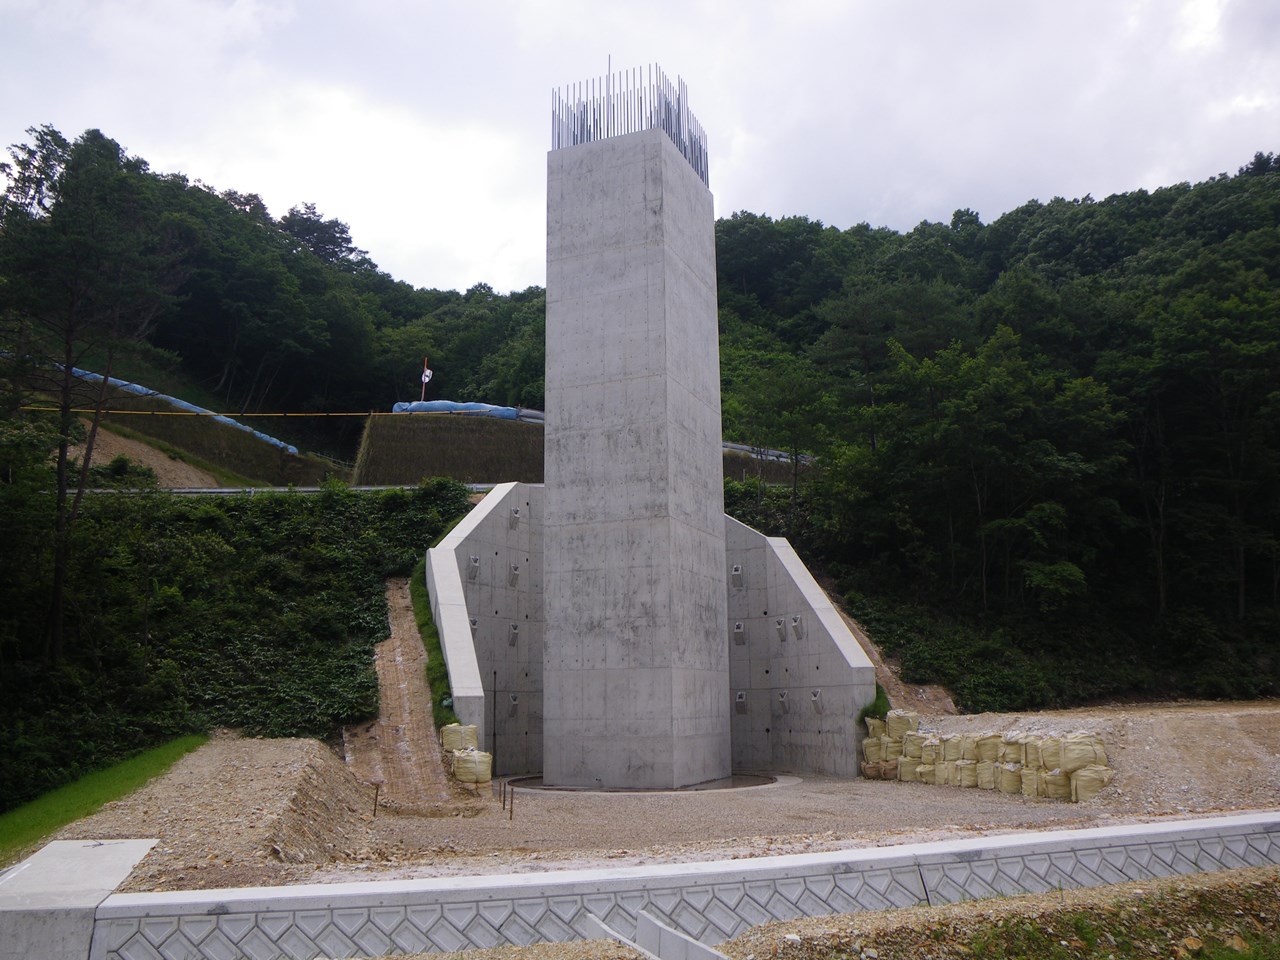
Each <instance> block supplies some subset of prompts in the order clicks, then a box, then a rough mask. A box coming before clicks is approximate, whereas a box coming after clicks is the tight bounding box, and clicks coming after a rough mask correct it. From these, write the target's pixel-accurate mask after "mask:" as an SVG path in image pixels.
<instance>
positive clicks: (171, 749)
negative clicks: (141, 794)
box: [0, 734, 209, 864]
mask: <svg viewBox="0 0 1280 960" xmlns="http://www.w3.org/2000/svg"><path fill="white" fill-rule="evenodd" d="M208 739H209V738H208V737H207V736H204V735H203V734H195V735H192V736H187V737H179V738H178V739H176V740H170V741H169V742H168V743H166V744H163V745H161V746H159V747H155V748H154V749H151V750H146V751H144V752H143V753H140V754H138V755H137V756H135V757H131V758H129V759H128V760H124V761H122V762H120V763H117V764H115V765H114V766H111V767H107V768H106V769H105V770H98V771H96V772H94V773H90V774H88V775H86V776H83V777H81V778H80V779H79V780H76V781H75V782H74V783H69V784H67V785H66V786H64V787H59V788H58V789H57V790H51V791H50V792H49V793H46V794H44V795H43V796H42V797H40V798H39V799H37V800H32V801H31V802H30V803H27V804H23V805H22V806H21V807H18V808H17V809H14V810H10V811H9V812H8V813H6V814H3V815H0V864H4V863H8V862H9V861H10V860H13V859H16V857H17V855H19V854H22V853H24V852H25V851H27V850H29V849H30V848H31V847H33V846H35V844H36V843H38V842H39V841H40V840H41V839H43V838H44V837H47V836H48V835H49V834H51V833H53V832H54V831H55V830H58V829H59V828H61V827H64V826H66V825H67V824H68V823H72V822H74V821H76V820H79V819H81V818H82V817H87V816H89V814H91V813H94V812H95V811H96V810H98V809H99V808H100V807H102V805H103V804H105V803H109V802H111V801H112V800H118V799H119V798H120V797H123V796H126V795H128V794H130V793H132V792H133V791H134V790H137V789H138V788H139V787H141V786H142V785H143V784H145V783H146V782H147V781H148V780H151V779H152V778H153V777H157V776H159V775H160V774H162V773H164V772H165V771H166V770H168V769H169V768H170V767H171V766H173V765H174V764H175V763H177V762H178V761H179V760H181V759H182V758H183V757H185V756H186V755H187V754H188V753H190V752H191V751H192V750H195V749H196V748H197V747H200V746H202V745H203V744H204V743H205V742H206V741H208Z"/></svg>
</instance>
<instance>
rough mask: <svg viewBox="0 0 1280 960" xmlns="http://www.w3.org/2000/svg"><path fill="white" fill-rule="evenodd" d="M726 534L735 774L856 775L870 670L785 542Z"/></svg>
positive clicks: (747, 531) (739, 527) (729, 528)
mask: <svg viewBox="0 0 1280 960" xmlns="http://www.w3.org/2000/svg"><path fill="white" fill-rule="evenodd" d="M725 534H726V535H725V542H726V544H727V550H726V553H727V559H728V564H729V571H728V582H729V636H730V643H729V676H730V683H731V684H732V691H733V710H734V713H733V766H734V769H735V770H771V771H779V770H789V771H794V772H798V773H822V774H830V775H834V776H845V777H855V776H857V775H858V761H859V759H860V752H859V748H860V745H861V742H862V736H863V732H864V731H863V730H862V729H861V725H860V724H859V723H858V713H859V711H861V709H862V708H863V707H864V706H866V705H867V704H868V703H870V702H871V701H872V700H874V699H875V696H876V673H875V667H873V666H872V664H871V661H870V660H869V659H868V658H867V655H866V653H865V652H864V651H863V649H862V647H861V646H860V645H859V644H858V641H857V639H856V638H855V637H854V636H853V634H852V633H851V632H850V631H849V628H848V627H847V626H845V623H844V620H843V619H841V617H840V613H839V611H837V610H836V609H835V607H834V606H832V604H831V601H830V600H829V599H828V598H827V595H826V594H825V593H823V592H822V589H821V588H820V587H819V586H818V584H817V583H816V582H815V581H814V579H813V576H812V575H811V574H810V573H809V571H808V569H807V568H806V567H805V565H804V563H802V562H801V560H800V558H799V557H798V556H796V552H795V551H794V550H793V549H792V548H791V545H790V544H789V543H787V541H786V540H785V539H782V538H781V537H766V536H764V535H763V534H761V533H758V532H757V531H755V530H752V529H751V528H750V527H748V526H746V525H744V524H741V523H739V522H738V521H736V520H734V519H733V518H732V517H725Z"/></svg>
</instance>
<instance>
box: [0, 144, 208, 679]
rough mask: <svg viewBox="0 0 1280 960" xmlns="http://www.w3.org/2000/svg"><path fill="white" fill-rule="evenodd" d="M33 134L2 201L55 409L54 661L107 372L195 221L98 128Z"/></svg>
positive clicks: (15, 282) (10, 263)
mask: <svg viewBox="0 0 1280 960" xmlns="http://www.w3.org/2000/svg"><path fill="white" fill-rule="evenodd" d="M28 132H29V133H30V135H31V136H32V137H33V139H34V141H35V142H34V144H31V145H20V146H15V147H13V148H12V149H11V151H10V153H11V156H12V157H13V162H12V164H5V165H4V173H5V174H6V175H7V176H8V178H9V188H8V190H7V191H6V192H5V194H4V197H3V199H2V200H0V272H2V273H3V276H4V278H5V282H4V285H3V286H2V287H0V296H2V297H3V303H0V308H2V309H4V310H6V311H7V312H8V313H9V314H10V315H12V316H17V317H20V318H22V319H23V320H24V321H25V322H26V323H27V324H28V328H27V329H29V330H30V332H31V337H30V339H29V341H28V343H27V345H26V346H27V348H28V349H29V350H30V351H31V354H32V356H33V357H34V358H36V361H35V362H34V364H33V368H32V377H33V379H34V380H35V382H36V383H37V384H39V385H40V386H41V387H42V388H44V389H47V390H49V391H50V392H51V393H52V394H53V395H54V396H55V398H56V403H57V406H58V423H57V432H58V447H57V453H56V460H55V474H56V479H55V484H56V486H55V490H56V500H55V521H54V535H53V542H54V558H53V571H52V585H51V590H50V606H49V620H48V630H47V648H46V655H47V656H48V658H49V659H51V660H54V661H56V660H59V659H61V657H62V654H63V641H64V636H63V613H64V609H63V601H64V594H65V589H66V577H67V570H68V564H69V551H70V544H71V538H70V531H71V527H72V526H73V524H74V523H75V520H76V516H77V514H78V512H79V509H80V503H81V498H82V496H83V493H84V485H85V480H86V478H87V471H88V464H89V458H90V456H91V454H92V449H93V443H94V438H95V436H96V432H97V428H98V423H99V422H100V420H101V416H102V410H103V408H104V406H105V403H106V399H107V395H108V394H107V386H106V380H105V377H108V376H110V374H111V371H112V364H113V362H114V358H115V356H116V354H117V353H118V352H119V350H120V349H121V348H122V347H124V346H126V345H127V344H129V343H132V342H137V341H141V340H144V339H146V338H147V337H148V335H149V334H150V333H151V331H152V329H153V328H154V325H155V323H156V321H157V319H158V318H159V317H160V316H161V315H162V314H163V312H164V311H165V310H167V309H168V308H169V306H170V305H171V302H172V300H171V294H172V292H173V290H174V289H175V288H176V287H177V286H178V284H179V283H180V282H181V279H182V273H183V268H182V266H181V254H182V252H183V250H184V248H185V241H186V237H187V235H188V234H189V224H188V223H186V222H185V221H183V220H181V219H179V218H172V217H165V216H163V215H162V214H161V212H160V209H159V207H160V204H159V196H160V191H161V189H162V187H163V183H162V181H160V180H159V178H155V177H152V176H150V175H149V171H148V169H147V166H146V163H145V162H144V161H142V160H140V159H138V158H136V157H129V156H127V155H126V154H125V152H124V151H123V150H122V149H121V148H120V146H119V144H117V143H116V142H115V141H113V140H109V139H108V138H106V137H104V136H103V135H102V134H101V133H100V132H99V131H97V130H89V131H87V132H85V133H84V134H83V135H82V136H81V137H79V138H78V139H77V140H76V141H75V142H74V143H69V142H68V141H67V140H66V138H64V137H63V136H62V135H61V134H60V133H58V131H56V130H54V129H53V128H52V127H48V126H46V127H41V128H33V129H31V130H30V131H28ZM90 350H93V351H96V352H97V353H98V354H99V355H100V356H102V357H103V363H104V369H103V370H102V373H103V376H104V379H103V380H102V382H101V383H100V384H99V385H97V386H96V387H94V388H92V389H91V390H89V391H86V388H85V386H84V384H83V382H82V381H81V380H80V379H79V378H78V377H77V376H76V374H75V372H74V371H75V368H76V367H77V366H78V365H79V364H80V362H81V360H82V358H83V357H84V356H85V355H86V353H87V352H88V351H90ZM86 403H87V405H88V406H89V407H90V408H91V414H90V420H89V431H88V436H87V439H86V443H85V454H84V457H83V459H82V463H81V466H80V470H79V473H78V475H77V476H75V477H73V476H72V464H71V462H70V457H69V450H70V447H71V444H72V442H73V440H74V439H75V437H76V434H77V431H78V430H79V426H78V419H77V418H78V413H77V410H78V408H79V407H80V406H82V405H85V404H86Z"/></svg>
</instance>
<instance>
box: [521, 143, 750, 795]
mask: <svg viewBox="0 0 1280 960" xmlns="http://www.w3.org/2000/svg"><path fill="white" fill-rule="evenodd" d="M547 193H548V197H547V367H546V404H547V409H546V494H545V496H546V499H545V519H544V535H543V536H544V539H543V543H544V556H543V559H544V578H545V580H544V598H545V599H544V610H545V621H546V627H545V629H546V634H545V648H544V653H543V693H544V706H543V714H544V720H543V731H544V744H543V757H544V759H543V780H544V782H546V783H547V784H551V785H559V786H584V787H590V786H598V787H606V788H635V789H644V788H648V789H652V788H671V787H679V786H686V785H689V784H695V783H702V782H705V781H708V780H715V779H719V778H722V777H727V776H729V775H730V772H731V750H730V733H729V729H730V706H729V658H728V643H729V639H728V624H727V613H726V606H727V584H726V576H725V524H724V492H723V480H722V469H723V468H722V464H721V446H720V442H721V437H720V361H719V345H718V336H717V335H718V329H717V318H716V277H715V233H714V229H715V227H714V215H713V209H712V200H711V193H710V192H709V190H708V189H707V187H706V185H705V184H704V183H703V180H702V179H701V178H700V176H699V174H698V173H697V172H696V171H695V169H694V167H693V166H692V165H691V162H690V161H689V160H687V159H686V158H685V156H684V155H683V154H682V153H681V151H680V150H678V149H677V148H676V146H675V145H674V144H673V142H672V141H671V139H670V138H669V137H668V136H667V134H666V133H664V132H663V131H662V130H661V129H648V130H641V131H640V132H636V133H627V134H624V135H620V136H613V137H609V138H607V139H600V140H595V141H593V142H588V143H581V144H578V145H575V146H568V147H563V148H561V149H558V150H553V151H551V153H549V154H548V161H547Z"/></svg>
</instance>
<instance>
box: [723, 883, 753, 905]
mask: <svg viewBox="0 0 1280 960" xmlns="http://www.w3.org/2000/svg"><path fill="white" fill-rule="evenodd" d="M715 894H716V899H717V900H719V901H720V902H721V903H723V904H724V905H725V906H726V907H728V908H729V909H730V910H732V909H734V908H735V907H737V906H738V901H739V900H741V899H742V898H743V896H744V895H745V894H746V890H744V889H743V887H742V884H740V883H722V884H720V885H719V886H717V887H716V888H715Z"/></svg>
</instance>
